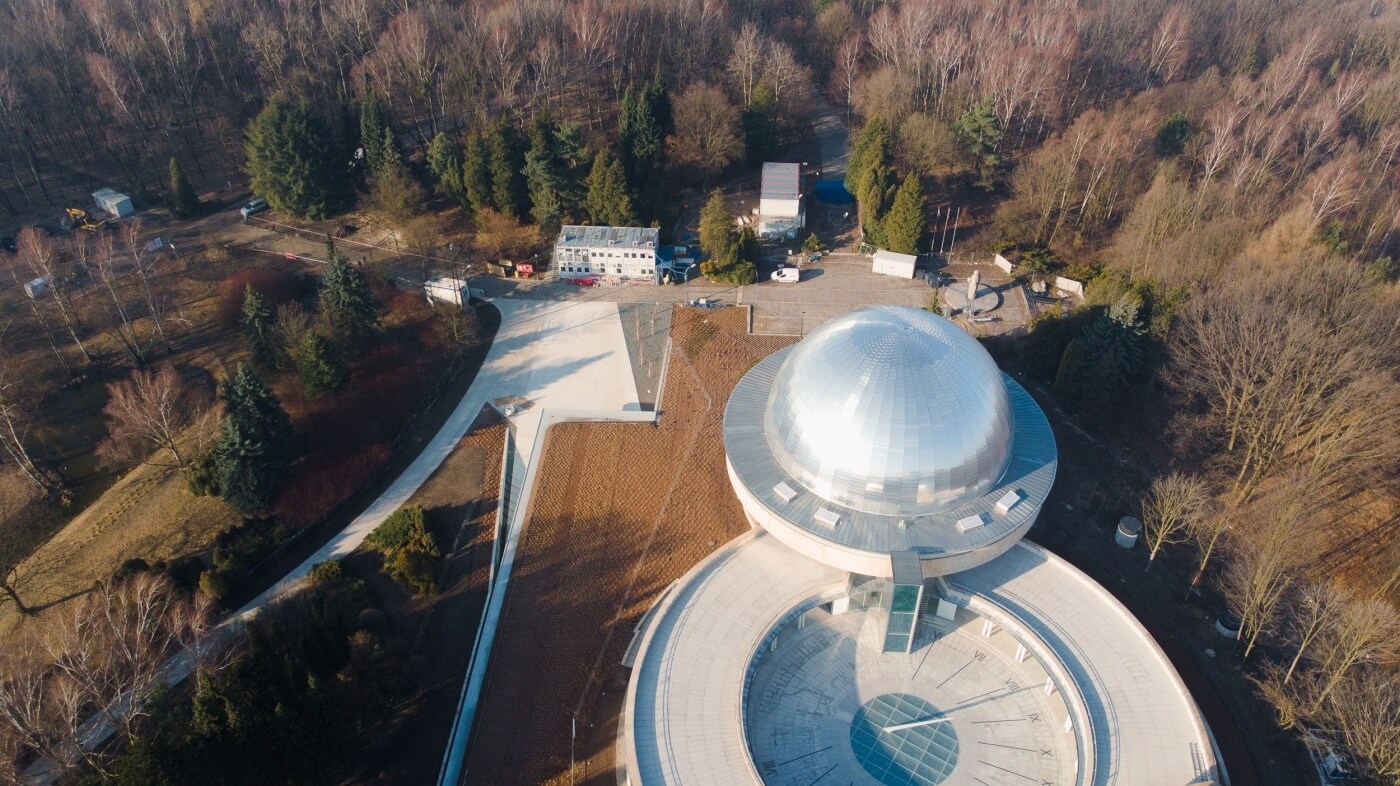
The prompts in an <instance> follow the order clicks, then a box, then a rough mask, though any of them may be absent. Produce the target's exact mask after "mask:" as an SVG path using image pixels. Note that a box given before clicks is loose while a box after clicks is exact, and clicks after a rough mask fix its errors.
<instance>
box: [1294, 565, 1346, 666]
mask: <svg viewBox="0 0 1400 786" xmlns="http://www.w3.org/2000/svg"><path fill="white" fill-rule="evenodd" d="M1346 602H1347V594H1346V592H1344V591H1342V590H1341V589H1339V588H1338V587H1337V586H1336V585H1334V584H1332V583H1330V582H1329V583H1323V582H1317V581H1310V582H1308V583H1306V584H1304V585H1303V586H1302V588H1301V589H1300V590H1299V591H1298V592H1297V594H1296V596H1295V597H1294V598H1293V602H1292V603H1290V604H1289V608H1290V610H1291V611H1292V615H1291V616H1290V618H1289V620H1288V623H1287V630H1288V632H1289V634H1291V637H1292V638H1293V640H1294V644H1295V646H1296V649H1295V650H1294V653H1293V659H1292V660H1291V661H1289V662H1288V669H1287V670H1286V671H1284V673H1283V677H1282V681H1283V683H1284V684H1287V683H1289V682H1291V681H1292V680H1293V674H1294V672H1296V671H1297V670H1298V665H1299V664H1300V663H1301V662H1302V660H1303V656H1305V655H1307V654H1308V648H1309V647H1311V646H1312V645H1313V643H1315V642H1316V641H1317V640H1318V637H1319V636H1321V635H1322V634H1323V633H1324V632H1326V631H1327V630H1328V628H1329V627H1331V626H1332V625H1334V624H1336V619H1335V618H1336V615H1337V613H1338V611H1339V610H1340V609H1341V608H1342V606H1344V605H1345V604H1346Z"/></svg>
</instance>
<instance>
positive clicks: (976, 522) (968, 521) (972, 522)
mask: <svg viewBox="0 0 1400 786" xmlns="http://www.w3.org/2000/svg"><path fill="white" fill-rule="evenodd" d="M986 523H987V522H985V521H983V520H982V514H981V513H978V514H977V515H975V516H968V517H967V518H962V519H958V532H964V533H965V532H968V531H969V530H974V529H977V528H978V527H980V526H982V525H983V524H986Z"/></svg>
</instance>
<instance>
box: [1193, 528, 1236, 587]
mask: <svg viewBox="0 0 1400 786" xmlns="http://www.w3.org/2000/svg"><path fill="white" fill-rule="evenodd" d="M1232 524H1233V522H1232V519H1231V518H1230V517H1229V516H1228V515H1225V514H1224V513H1223V512H1222V513H1216V514H1214V515H1210V516H1200V517H1197V518H1196V519H1194V520H1192V521H1191V523H1190V524H1189V525H1188V526H1187V527H1186V538H1187V540H1189V541H1190V542H1191V544H1192V545H1193V546H1195V547H1196V570H1195V571H1193V572H1192V574H1191V583H1190V584H1189V585H1187V588H1186V597H1187V599H1188V600H1189V599H1190V598H1191V596H1192V595H1194V594H1196V592H1197V591H1198V588H1199V587H1200V586H1201V580H1202V579H1204V578H1205V575H1206V569H1207V568H1209V567H1210V564H1211V560H1212V559H1213V558H1214V557H1215V553H1216V550H1217V549H1218V548H1219V546H1220V542H1221V538H1222V537H1223V536H1224V535H1225V533H1226V532H1228V531H1229V530H1230V528H1231V526H1232Z"/></svg>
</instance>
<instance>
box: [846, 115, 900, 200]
mask: <svg viewBox="0 0 1400 786" xmlns="http://www.w3.org/2000/svg"><path fill="white" fill-rule="evenodd" d="M893 149H894V135H893V134H892V133H891V132H890V125H889V123H887V122H885V119H884V118H883V117H880V116H879V115H876V116H874V117H872V118H870V119H869V120H867V121H866V123H865V125H864V126H862V127H861V129H860V136H858V137H856V143H855V145H854V146H853V147H852V148H851V156H850V160H849V162H848V163H847V165H846V190H847V191H849V192H851V194H852V195H857V194H859V192H860V191H862V190H863V187H864V184H865V180H866V178H868V177H869V176H870V174H871V173H872V172H873V171H875V170H876V169H878V168H880V167H887V166H889V164H890V158H891V154H892V152H893Z"/></svg>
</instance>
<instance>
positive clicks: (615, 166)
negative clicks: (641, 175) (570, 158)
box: [584, 150, 637, 227]
mask: <svg viewBox="0 0 1400 786" xmlns="http://www.w3.org/2000/svg"><path fill="white" fill-rule="evenodd" d="M584 207H585V208H587V210H588V217H589V219H590V220H591V221H592V222H593V223H594V224H597V225H599V226H614V227H630V226H636V225H637V215H636V213H635V212H634V210H633V208H632V196H631V194H629V193H628V191H627V176H626V175H625V174H624V173H623V171H622V162H621V161H618V160H617V159H615V158H613V157H612V156H611V155H609V154H608V151H606V150H600V151H598V155H596V156H594V157H593V170H592V171H591V172H589V174H588V194H587V196H585V197H584Z"/></svg>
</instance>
